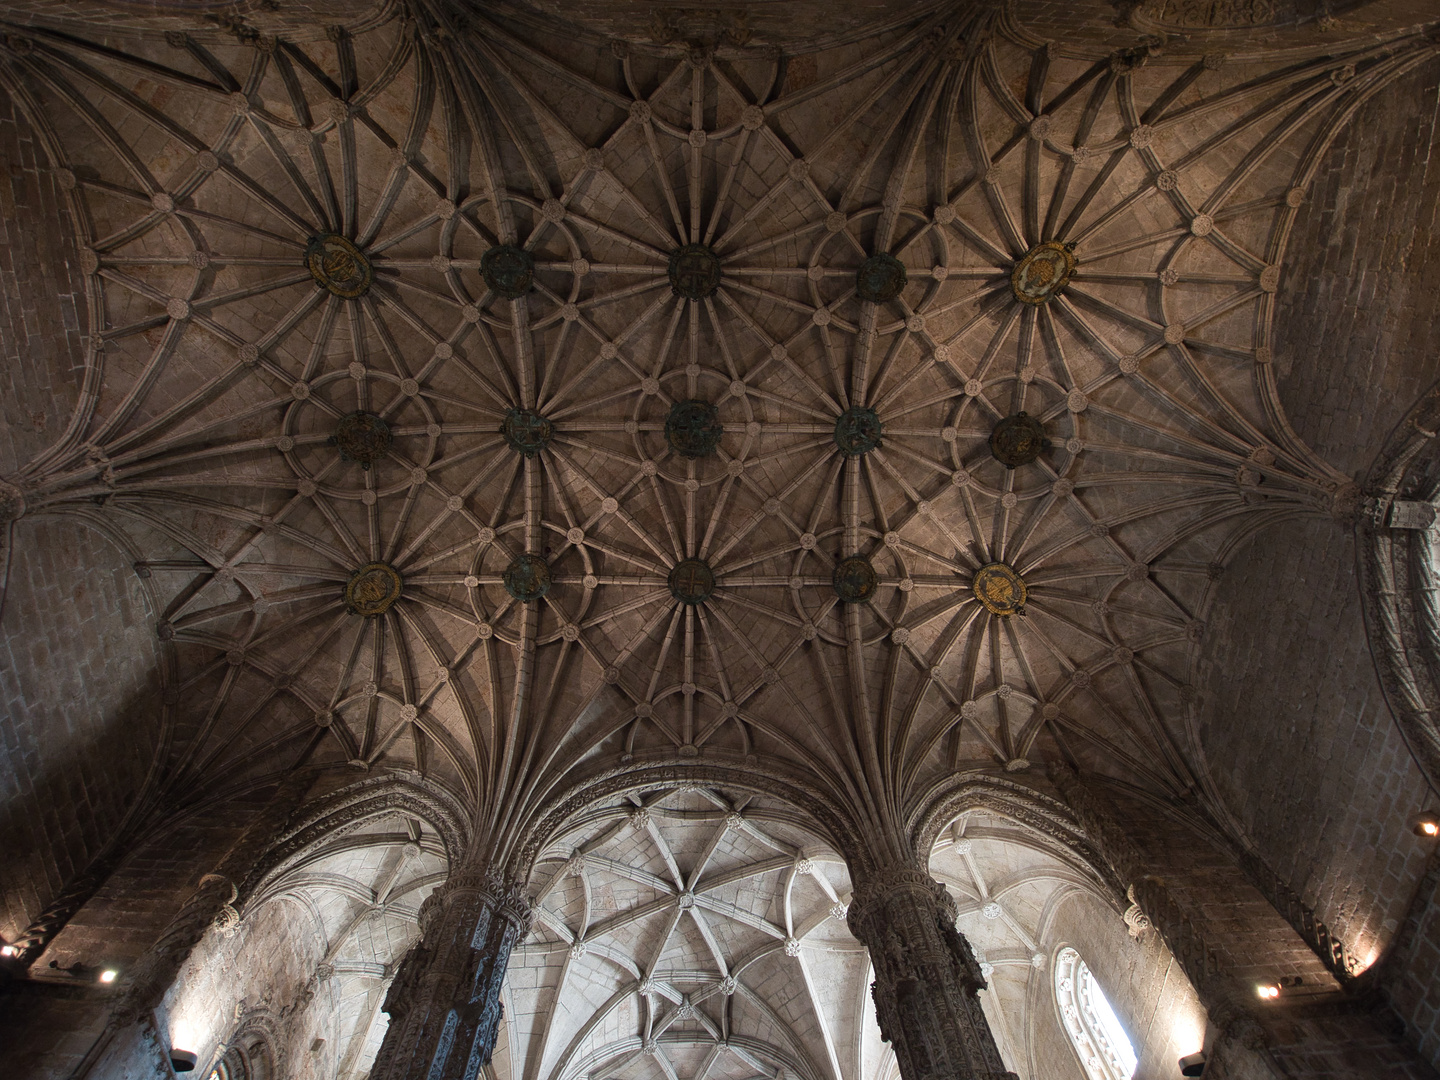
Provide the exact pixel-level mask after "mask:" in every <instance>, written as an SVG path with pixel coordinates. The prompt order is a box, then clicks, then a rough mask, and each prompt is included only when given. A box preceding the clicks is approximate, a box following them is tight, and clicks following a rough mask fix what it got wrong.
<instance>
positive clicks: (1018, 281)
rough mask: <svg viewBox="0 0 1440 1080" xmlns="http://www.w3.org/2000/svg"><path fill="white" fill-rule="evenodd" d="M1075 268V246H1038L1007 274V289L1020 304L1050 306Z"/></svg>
mask: <svg viewBox="0 0 1440 1080" xmlns="http://www.w3.org/2000/svg"><path fill="white" fill-rule="evenodd" d="M1075 266H1076V260H1075V245H1074V244H1062V243H1061V242H1060V241H1058V240H1050V241H1047V242H1046V243H1043V244H1038V245H1036V246H1035V247H1033V248H1031V249H1030V251H1029V252H1027V253H1026V255H1025V257H1024V258H1023V259H1021V260H1020V261H1019V262H1017V263H1016V264H1015V268H1014V269H1013V270H1011V271H1010V288H1011V290H1012V291H1013V292H1014V293H1015V299H1016V300H1019V301H1020V302H1021V303H1022V304H1046V303H1049V302H1050V299H1051V298H1052V297H1053V296H1055V295H1056V294H1058V293H1059V292H1060V290H1061V289H1063V288H1064V287H1065V285H1066V283H1067V282H1069V280H1070V278H1071V276H1072V275H1073V274H1074V273H1075Z"/></svg>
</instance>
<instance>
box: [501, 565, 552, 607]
mask: <svg viewBox="0 0 1440 1080" xmlns="http://www.w3.org/2000/svg"><path fill="white" fill-rule="evenodd" d="M502 580H503V581H504V582H505V591H506V592H508V593H509V594H510V595H511V596H513V597H514V598H515V599H516V600H519V601H521V602H522V603H523V602H528V601H530V600H539V599H540V598H541V597H542V596H544V595H545V594H546V593H547V592H549V591H550V567H549V566H548V565H546V562H545V560H544V559H542V558H541V557H540V556H539V555H519V556H517V557H516V558H515V561H514V562H512V563H511V564H510V565H509V566H507V567H506V568H505V573H504V574H503V575H502Z"/></svg>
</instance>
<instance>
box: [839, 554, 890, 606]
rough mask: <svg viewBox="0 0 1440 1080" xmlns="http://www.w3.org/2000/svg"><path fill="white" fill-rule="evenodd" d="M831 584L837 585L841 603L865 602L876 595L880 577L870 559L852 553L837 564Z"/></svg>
mask: <svg viewBox="0 0 1440 1080" xmlns="http://www.w3.org/2000/svg"><path fill="white" fill-rule="evenodd" d="M831 584H833V585H834V586H835V595H836V596H838V597H840V601H841V603H845V604H863V603H865V602H866V601H868V600H869V599H870V598H871V597H872V596H874V595H875V590H876V589H877V588H878V587H879V585H880V577H879V575H878V574H876V573H875V568H874V567H873V566H871V565H870V560H869V559H867V558H865V556H863V555H851V556H850V557H849V558H848V559H841V560H840V561H839V562H838V563H836V564H835V572H834V573H833V574H832V575H831Z"/></svg>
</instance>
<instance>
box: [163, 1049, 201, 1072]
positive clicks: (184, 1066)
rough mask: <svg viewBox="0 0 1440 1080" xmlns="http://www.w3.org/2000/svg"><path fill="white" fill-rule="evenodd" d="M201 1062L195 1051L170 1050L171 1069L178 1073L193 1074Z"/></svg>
mask: <svg viewBox="0 0 1440 1080" xmlns="http://www.w3.org/2000/svg"><path fill="white" fill-rule="evenodd" d="M199 1060H200V1058H199V1055H197V1054H196V1053H195V1051H193V1050H178V1049H175V1048H173V1047H172V1048H171V1050H170V1067H171V1068H172V1069H174V1070H175V1071H176V1072H177V1073H182V1072H192V1071H193V1070H194V1068H195V1063H196V1062H197V1061H199Z"/></svg>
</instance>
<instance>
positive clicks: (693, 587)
mask: <svg viewBox="0 0 1440 1080" xmlns="http://www.w3.org/2000/svg"><path fill="white" fill-rule="evenodd" d="M669 585H670V595H671V596H673V597H674V598H675V599H676V600H679V601H680V602H681V603H682V604H691V605H694V604H703V603H704V602H705V601H706V600H709V599H710V597H711V596H713V595H714V593H715V571H713V570H711V569H710V565H709V564H708V563H706V562H702V561H701V560H700V559H682V560H680V561H679V562H678V563H676V564H675V569H673V570H671V571H670V578H669Z"/></svg>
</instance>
